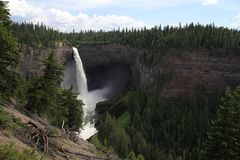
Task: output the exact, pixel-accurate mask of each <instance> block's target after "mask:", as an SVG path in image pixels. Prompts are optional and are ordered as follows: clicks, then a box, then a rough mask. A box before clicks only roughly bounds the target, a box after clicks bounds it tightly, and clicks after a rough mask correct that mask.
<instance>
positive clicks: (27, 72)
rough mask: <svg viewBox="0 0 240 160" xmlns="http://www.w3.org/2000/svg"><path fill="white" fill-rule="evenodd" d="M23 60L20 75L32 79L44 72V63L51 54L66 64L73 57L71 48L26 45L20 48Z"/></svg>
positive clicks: (20, 65) (21, 60) (20, 64)
mask: <svg viewBox="0 0 240 160" xmlns="http://www.w3.org/2000/svg"><path fill="white" fill-rule="evenodd" d="M20 50H21V59H20V63H19V67H18V71H19V72H20V74H22V75H24V76H26V77H29V78H31V77H32V76H33V75H40V74H41V72H42V69H43V68H42V62H43V61H44V60H45V59H46V58H47V57H48V55H49V53H50V52H54V53H55V54H56V55H57V56H56V57H57V60H58V61H59V62H60V63H62V64H64V62H65V61H66V59H68V58H69V57H71V56H72V48H71V47H70V46H56V47H54V48H46V47H32V46H28V45H25V44H22V45H21V46H20Z"/></svg>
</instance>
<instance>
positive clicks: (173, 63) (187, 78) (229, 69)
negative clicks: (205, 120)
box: [20, 44, 240, 97]
mask: <svg viewBox="0 0 240 160" xmlns="http://www.w3.org/2000/svg"><path fill="white" fill-rule="evenodd" d="M78 50H79V53H80V56H81V58H82V61H83V65H84V68H85V71H86V73H87V76H88V77H90V78H89V79H91V78H93V77H94V76H92V75H93V72H95V73H96V72H102V71H103V70H104V71H105V70H107V69H109V68H114V67H115V66H119V65H120V66H124V67H126V68H127V69H128V70H129V73H130V77H129V81H130V84H131V86H132V87H134V88H136V89H138V90H142V91H147V90H151V91H155V92H156V91H157V92H158V93H159V95H161V96H167V97H169V96H177V95H179V94H190V93H191V90H192V89H193V88H195V87H197V86H204V87H205V88H206V89H207V90H208V91H209V92H211V91H219V92H222V91H224V90H225V88H226V86H236V85H238V84H240V65H239V62H240V53H239V52H240V51H236V50H224V49H196V50H177V49H169V50H162V51H160V52H159V53H158V56H154V59H153V61H155V63H153V64H152V63H150V64H146V63H145V62H144V60H143V58H142V57H143V56H144V54H148V53H147V51H140V50H136V49H131V48H129V47H126V46H122V45H118V44H84V45H81V46H80V47H78ZM22 51H23V56H22V59H21V65H20V71H21V73H22V74H24V75H26V76H30V75H31V74H34V75H39V74H40V73H41V67H40V64H41V61H42V60H43V59H45V58H46V57H47V55H48V53H49V52H50V49H48V48H32V47H27V46H24V45H23V46H22ZM53 52H55V53H56V55H57V58H58V60H59V62H60V63H62V64H64V63H65V62H66V61H67V60H69V59H71V58H72V48H71V47H70V46H58V47H56V48H54V49H53ZM114 72H117V71H116V70H114ZM119 73H120V72H119ZM97 76H98V77H94V78H95V79H96V78H97V79H99V80H101V74H100V75H97ZM92 87H93V88H94V86H92ZM95 87H96V86H95Z"/></svg>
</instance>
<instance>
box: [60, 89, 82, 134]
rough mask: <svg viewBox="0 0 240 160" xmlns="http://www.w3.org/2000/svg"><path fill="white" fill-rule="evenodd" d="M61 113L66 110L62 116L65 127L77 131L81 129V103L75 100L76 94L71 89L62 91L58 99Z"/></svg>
mask: <svg viewBox="0 0 240 160" xmlns="http://www.w3.org/2000/svg"><path fill="white" fill-rule="evenodd" d="M59 101H60V105H59V106H62V108H63V109H62V111H64V108H65V109H66V110H67V111H66V112H64V113H63V114H62V115H64V116H63V117H65V118H66V122H67V126H68V128H69V129H70V130H73V131H78V130H79V128H81V127H82V116H83V110H82V105H83V102H82V101H81V100H78V99H77V93H75V92H74V91H73V89H72V88H70V89H67V90H63V91H62V93H61V96H60V98H59Z"/></svg>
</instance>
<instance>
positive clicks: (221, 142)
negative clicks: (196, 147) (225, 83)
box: [203, 87, 240, 160]
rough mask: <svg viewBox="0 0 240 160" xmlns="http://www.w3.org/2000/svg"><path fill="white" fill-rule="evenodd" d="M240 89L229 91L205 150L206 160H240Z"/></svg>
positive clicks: (214, 122)
mask: <svg viewBox="0 0 240 160" xmlns="http://www.w3.org/2000/svg"><path fill="white" fill-rule="evenodd" d="M239 122H240V87H238V88H237V89H236V90H235V91H231V90H230V89H228V90H227V92H226V95H225V97H224V98H223V99H222V104H221V105H220V106H219V109H218V112H217V117H216V119H215V120H213V121H212V123H211V126H210V128H209V132H208V137H207V140H206V143H205V145H204V148H203V156H204V157H203V158H204V159H205V160H221V159H222V160H223V159H227V160H237V159H240V123H239Z"/></svg>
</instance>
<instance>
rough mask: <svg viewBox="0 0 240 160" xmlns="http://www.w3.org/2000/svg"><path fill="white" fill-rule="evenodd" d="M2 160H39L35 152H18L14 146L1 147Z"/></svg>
mask: <svg viewBox="0 0 240 160" xmlns="http://www.w3.org/2000/svg"><path fill="white" fill-rule="evenodd" d="M0 159H2V160H38V159H39V158H37V156H36V154H35V152H34V151H33V150H24V151H22V152H20V151H17V150H16V149H15V148H14V144H9V145H1V146H0Z"/></svg>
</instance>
